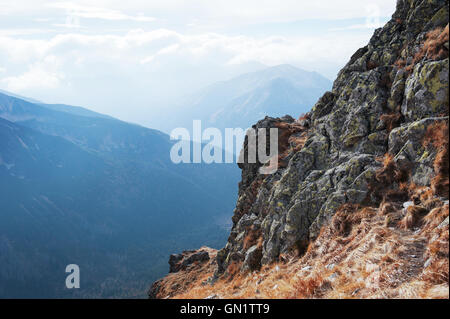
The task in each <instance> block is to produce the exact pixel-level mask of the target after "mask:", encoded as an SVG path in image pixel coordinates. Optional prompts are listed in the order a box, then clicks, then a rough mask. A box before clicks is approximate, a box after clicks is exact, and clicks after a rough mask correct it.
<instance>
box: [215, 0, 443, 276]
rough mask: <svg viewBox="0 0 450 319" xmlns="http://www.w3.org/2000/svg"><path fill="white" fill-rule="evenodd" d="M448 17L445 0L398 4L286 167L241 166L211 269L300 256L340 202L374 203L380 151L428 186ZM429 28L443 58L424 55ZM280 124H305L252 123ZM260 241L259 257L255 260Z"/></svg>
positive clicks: (315, 113)
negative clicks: (228, 226) (223, 239)
mask: <svg viewBox="0 0 450 319" xmlns="http://www.w3.org/2000/svg"><path fill="white" fill-rule="evenodd" d="M447 14H448V3H447V2H446V1H418V0H416V1H398V2H397V10H396V12H395V13H394V15H393V16H392V19H391V20H390V21H389V22H388V23H387V24H386V25H385V26H384V27H383V28H380V29H377V30H376V31H375V34H374V35H373V37H372V39H371V40H370V42H369V44H368V45H367V46H366V47H364V48H361V49H359V50H358V51H357V52H356V53H355V54H354V55H353V56H352V57H351V59H350V61H349V62H348V63H347V65H346V66H345V67H344V68H343V69H342V70H341V71H340V72H339V75H338V77H337V79H336V81H335V82H334V85H333V89H332V91H331V92H326V93H325V94H324V95H323V97H322V98H321V99H320V100H319V101H318V102H317V103H316V105H315V106H314V107H313V108H312V110H311V112H310V113H309V114H308V116H307V118H309V121H310V125H306V127H305V126H303V127H302V129H299V130H296V131H295V133H294V134H299V132H305V133H306V143H304V145H302V146H301V148H295V147H292V145H291V146H290V148H289V150H288V155H287V156H285V157H284V159H283V160H284V161H285V162H287V166H286V167H283V166H281V168H280V169H279V170H278V171H277V172H276V173H274V174H272V175H269V176H264V175H260V174H258V168H259V167H260V166H261V165H262V164H261V163H257V164H249V163H246V164H241V165H240V167H241V168H242V182H241V184H240V187H239V199H238V202H237V205H236V209H235V212H234V217H233V229H232V231H231V235H230V237H229V239H228V243H227V244H226V246H225V248H223V249H222V250H220V251H219V253H218V257H217V258H218V259H217V261H218V270H217V272H216V275H220V274H222V273H223V272H225V271H226V269H227V267H229V265H230V264H231V263H234V262H242V269H243V270H244V269H255V267H256V268H258V267H257V266H255V265H259V266H260V265H261V264H262V265H263V264H268V263H271V262H273V261H276V260H278V258H279V256H280V254H284V253H290V252H292V251H297V253H299V254H302V253H303V252H304V251H305V248H306V246H307V244H308V242H309V241H311V240H313V239H314V238H316V237H317V236H318V234H319V231H320V229H321V227H322V226H323V225H324V224H326V223H328V222H329V221H330V218H331V217H332V216H333V214H334V213H335V212H336V210H337V209H338V208H339V207H340V206H342V205H343V204H345V203H352V204H359V203H363V202H368V203H370V202H372V203H375V202H377V201H379V200H380V199H379V198H374V196H372V195H371V193H370V187H369V185H370V183H372V182H373V178H374V176H375V173H376V171H377V170H379V169H380V167H381V166H382V163H381V162H380V161H379V160H378V159H379V158H380V157H383V156H384V155H385V154H386V153H389V154H392V155H393V156H394V160H395V162H399V163H401V165H402V166H403V167H405V169H407V170H408V171H409V172H410V176H409V177H408V181H411V182H413V183H415V184H416V185H420V186H429V185H430V183H431V178H432V177H433V174H434V173H433V172H434V170H433V161H434V159H435V157H436V154H437V151H436V150H435V149H433V148H432V147H431V146H423V145H422V140H421V139H422V138H423V136H424V135H425V133H426V131H427V128H428V127H430V126H431V125H436V124H437V123H439V122H447V121H448V107H449V106H448V71H449V69H448V68H449V66H448V65H449V63H448V42H446V41H448V17H447ZM439 28H441V29H439ZM442 28H446V29H442ZM435 30H438V31H435ZM430 32H435V33H439V35H438V36H441V34H442V37H443V38H444V39H441V40H439V41H441V43H435V44H434V45H436V46H439V48H438V50H437V51H438V52H440V53H439V54H434V53H431V52H428V53H427V52H426V53H425V54H421V52H423V51H424V50H427V48H426V46H427V45H428V44H426V43H425V42H426V41H427V39H428V38H427V37H429V36H430V35H429V34H430ZM445 32H446V34H447V38H446V41H445ZM446 43H447V44H446ZM433 49H434V48H433ZM434 50H435V49H434ZM435 51H436V50H435ZM433 52H434V51H433ZM433 54H434V55H433ZM419 56H421V58H420V59H419V58H417V57H419ZM398 61H400V62H401V61H406V62H405V63H404V65H402V63H400V62H398ZM302 120H303V121H304V120H305V119H302ZM308 124H309V123H308ZM282 125H284V126H286V127H287V126H289V127H293V126H295V125H298V126H301V124H300V123H299V122H294V121H293V119H292V118H288V117H286V118H281V119H272V118H265V119H264V120H262V121H259V122H258V123H257V124H256V125H255V126H254V127H255V128H267V127H282ZM279 135H280V136H282V135H283V133H281V134H279ZM246 143H247V141H246ZM280 144H282V142H281V141H280ZM247 148H248V145H247V144H244V151H245V150H246V149H247ZM282 152H283V150H281V152H280V153H282ZM257 245H259V246H260V247H259V248H258V249H259V250H260V251H261V253H260V254H257V255H258V256H260V257H261V259H260V261H258V260H255V257H254V251H255V249H256V247H258V246H257ZM250 256H253V257H252V258H250ZM250 261H251V263H250Z"/></svg>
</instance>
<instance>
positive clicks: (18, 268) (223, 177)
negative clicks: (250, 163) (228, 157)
mask: <svg viewBox="0 0 450 319" xmlns="http://www.w3.org/2000/svg"><path fill="white" fill-rule="evenodd" d="M0 145H1V147H0V175H1V176H2V178H1V179H0V189H2V193H1V196H0V201H1V205H0V206H1V207H2V210H1V213H0V220H1V227H2V228H1V232H0V238H1V242H2V244H1V245H0V249H1V251H2V257H1V258H2V265H4V267H3V269H2V270H3V271H1V272H0V280H1V282H2V283H6V284H4V285H3V284H2V287H1V288H2V289H1V290H0V296H2V297H126V296H128V297H131V296H134V297H142V296H143V295H144V290H145V289H144V285H143V284H142V283H141V282H140V277H141V276H146V277H149V278H157V277H158V276H160V275H161V274H162V273H164V272H165V271H166V266H165V263H164V260H165V259H166V258H167V256H168V253H169V251H171V250H173V249H179V248H178V247H184V248H186V249H187V248H190V247H195V246H196V245H199V244H200V243H201V242H202V241H203V240H204V238H207V239H208V240H209V241H210V243H211V244H212V245H220V243H223V242H224V241H225V239H226V230H225V229H226V228H225V226H224V225H223V222H222V220H224V219H225V217H226V216H229V215H230V214H231V211H232V207H233V199H232V198H233V197H234V190H235V187H236V183H237V179H238V177H237V170H236V168H235V167H234V165H230V164H228V165H227V164H211V165H206V164H195V165H194V164H192V165H191V164H178V165H177V164H173V163H172V162H171V160H170V157H169V154H170V148H171V146H172V145H173V141H170V140H169V137H168V136H167V135H165V134H163V133H161V132H159V131H156V130H151V129H147V128H144V127H140V126H138V125H133V124H128V123H125V122H122V121H118V120H115V119H111V118H104V117H97V116H85V115H75V114H72V113H68V112H65V111H63V112H59V111H55V110H54V109H49V108H47V107H45V106H43V105H37V104H33V103H29V102H27V101H24V100H21V99H18V98H15V97H10V96H6V95H3V94H0ZM219 181H220V183H219ZM210 182H213V183H214V185H213V186H211V185H210ZM144 251H145V252H146V253H145V254H144V253H143V252H144ZM69 263H76V264H79V266H80V268H81V271H82V273H83V276H82V282H81V284H82V288H83V289H80V290H76V291H73V290H72V291H69V290H67V289H65V288H64V280H65V276H66V274H65V273H64V270H65V266H66V265H67V264H69ZM30 264H33V270H32V271H29V269H28V268H27V267H29V265H30ZM148 269H152V271H151V272H150V273H149V272H148ZM117 287H121V288H117Z"/></svg>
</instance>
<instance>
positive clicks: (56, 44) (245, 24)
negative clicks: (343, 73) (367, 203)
mask: <svg viewBox="0 0 450 319" xmlns="http://www.w3.org/2000/svg"><path fill="white" fill-rule="evenodd" d="M48 1H49V0H33V1H24V0H17V1H2V0H0V16H1V17H2V19H0V65H1V66H3V67H4V70H0V86H4V87H5V88H6V89H8V90H10V91H13V92H17V93H20V94H23V95H28V96H32V97H34V98H37V99H41V100H44V101H53V102H65V103H69V104H78V105H85V106H88V107H92V108H93V109H94V110H97V111H100V112H104V113H108V114H112V115H115V116H119V117H121V116H122V117H125V119H127V120H132V121H136V122H140V119H141V118H142V115H141V113H140V112H141V111H140V110H142V109H144V108H157V107H160V108H162V107H164V105H163V103H166V100H167V99H169V98H172V97H173V96H176V95H178V96H179V95H181V94H185V93H189V92H191V91H192V90H194V89H198V88H200V87H201V86H204V85H208V84H210V83H211V82H214V81H217V80H224V79H227V78H230V77H232V76H235V75H237V74H239V73H243V72H247V71H251V70H255V69H256V68H258V67H261V64H263V65H268V66H271V65H277V64H284V63H288V64H293V65H295V66H297V67H301V68H304V69H307V70H314V71H318V72H319V73H322V74H323V75H325V76H328V77H329V78H331V79H332V78H334V76H335V74H336V72H337V71H338V70H339V69H340V68H341V67H342V66H343V65H344V64H345V63H346V62H347V61H348V59H349V58H350V56H351V55H352V54H353V53H354V52H355V50H356V49H358V48H359V47H361V46H363V45H365V44H366V43H367V42H368V40H369V38H370V35H371V33H372V32H373V27H374V24H375V22H376V21H377V17H378V16H381V17H383V16H387V15H391V14H392V12H393V11H394V9H393V7H394V5H395V0H376V1H375V0H374V1H356V2H355V1H354V0H340V1H325V0H324V1H314V2H313V1H300V0H283V1H281V0H259V1H256V0H247V1H242V0H227V1H225V0H215V1H212V0H190V1H176V0H165V1H145V2H143V1H136V0H127V1H120V0H97V1H95V3H94V2H93V1H87V0H79V1H77V2H76V3H75V2H50V3H49V2H48ZM373 3H375V6H372V7H371V11H370V12H368V11H367V8H368V7H369V8H370V4H373ZM372 13H373V14H372ZM354 18H360V19H359V20H348V21H346V20H342V21H336V19H354ZM302 19H304V20H305V22H303V23H301V25H302V26H305V27H304V29H302V30H299V29H298V28H297V29H295V30H292V28H291V25H289V24H285V23H287V22H292V21H298V20H302ZM309 19H322V20H321V21H319V22H317V21H315V22H313V23H312V24H311V28H308V26H309V24H308V23H309V22H308V21H310V20H309ZM364 20H366V23H364ZM150 21H152V23H151V24H149V23H147V22H150ZM322 21H323V22H324V24H322ZM335 22H336V24H334V23H335ZM2 23H3V24H2ZM271 23H278V24H276V25H275V27H274V28H272V27H273V26H274V25H273V24H271ZM294 24H295V23H294ZM294 24H292V25H294ZM346 24H347V25H348V26H346ZM187 25H189V27H186V26H187ZM334 25H337V26H339V27H341V28H340V29H339V28H333V26H334ZM33 26H34V27H35V28H33ZM317 26H319V27H321V29H320V30H317V28H316V27H317ZM342 26H344V27H342ZM150 27H151V28H152V29H149V28H150ZM302 28H303V27H302ZM330 29H333V32H327V31H330ZM255 30H257V31H261V30H263V31H264V32H262V33H261V34H257V33H258V32H254V31H255ZM297 30H298V31H299V32H298V33H296V32H297ZM352 30H357V31H352ZM310 32H311V33H310ZM6 67H7V69H6ZM49 97H51V98H49ZM161 101H162V102H161ZM160 102H161V103H160ZM147 114H149V113H147Z"/></svg>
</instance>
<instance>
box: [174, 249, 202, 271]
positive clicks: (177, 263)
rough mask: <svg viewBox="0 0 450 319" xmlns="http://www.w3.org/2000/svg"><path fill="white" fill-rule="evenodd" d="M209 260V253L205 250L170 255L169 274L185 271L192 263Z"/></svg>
mask: <svg viewBox="0 0 450 319" xmlns="http://www.w3.org/2000/svg"><path fill="white" fill-rule="evenodd" d="M208 260H209V253H208V252H207V251H205V250H199V251H197V250H189V251H184V252H183V253H181V254H173V255H170V258H169V266H170V269H169V272H171V273H172V272H178V271H180V270H185V269H186V268H188V267H189V266H190V265H192V264H194V263H202V262H205V261H208Z"/></svg>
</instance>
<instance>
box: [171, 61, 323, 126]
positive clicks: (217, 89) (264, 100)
mask: <svg viewBox="0 0 450 319" xmlns="http://www.w3.org/2000/svg"><path fill="white" fill-rule="evenodd" d="M330 87H331V82H330V81H329V80H328V79H326V78H324V77H322V76H321V75H319V74H318V73H315V72H307V71H304V70H301V69H297V68H295V67H293V66H291V65H286V64H285V65H278V66H274V67H270V68H266V69H264V70H262V71H257V72H252V73H247V74H243V75H241V76H238V77H236V78H233V79H231V80H228V81H222V82H218V83H214V84H212V85H210V86H209V87H207V88H205V89H204V90H202V91H201V92H199V93H197V94H194V95H192V96H190V97H188V98H186V100H184V101H183V103H182V105H181V106H179V107H178V109H177V114H176V117H175V118H173V119H168V123H167V124H166V125H169V124H170V125H171V127H170V129H172V128H174V127H178V126H181V127H187V128H191V127H192V120H194V119H197V120H202V125H203V126H204V127H217V128H219V129H224V128H227V127H230V128H234V127H241V128H244V129H245V128H247V127H250V126H251V125H252V123H255V122H256V121H257V120H258V119H260V118H262V117H264V116H266V115H268V116H283V115H286V114H300V113H302V112H306V111H307V110H308V109H309V108H310V107H311V106H312V105H314V103H315V101H316V100H317V99H318V98H319V97H320V95H321V94H323V92H325V91H326V90H328V89H330Z"/></svg>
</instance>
